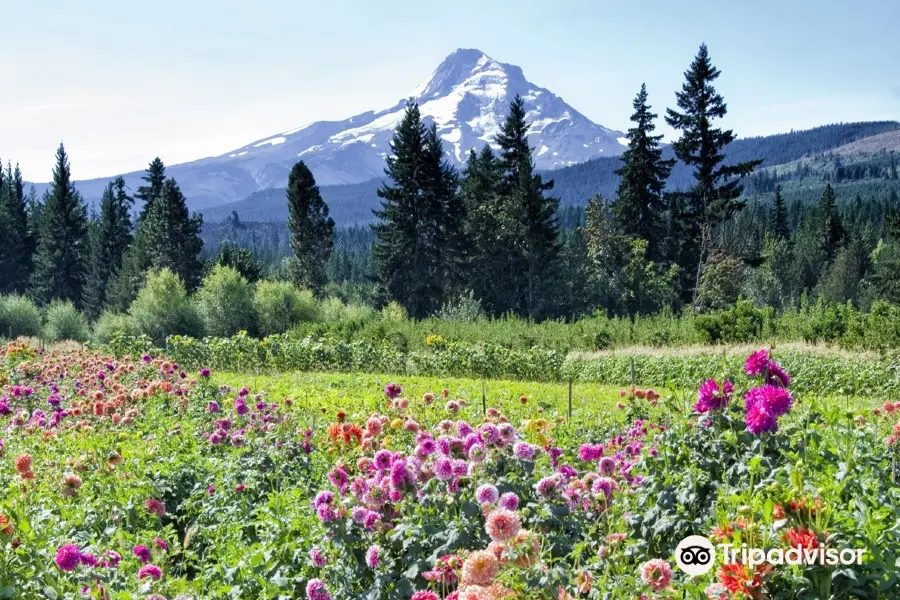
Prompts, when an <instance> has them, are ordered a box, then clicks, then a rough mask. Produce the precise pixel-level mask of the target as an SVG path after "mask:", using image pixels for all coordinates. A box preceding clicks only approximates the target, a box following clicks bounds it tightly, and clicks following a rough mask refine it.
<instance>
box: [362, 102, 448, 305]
mask: <svg viewBox="0 0 900 600" xmlns="http://www.w3.org/2000/svg"><path fill="white" fill-rule="evenodd" d="M439 145H440V141H439V140H437V136H436V134H435V133H434V131H432V132H429V131H427V130H426V129H425V125H424V124H423V123H422V118H421V114H420V113H419V107H418V105H417V104H416V103H414V102H410V103H409V104H408V105H407V108H406V114H405V115H404V117H403V119H402V121H401V122H400V124H399V125H398V126H397V130H396V131H395V132H394V138H393V140H392V141H391V156H389V157H388V159H387V168H386V169H385V174H386V175H387V176H388V177H389V178H390V180H391V183H389V184H388V183H385V184H383V185H382V186H381V188H379V190H378V196H379V198H381V209H380V210H376V211H375V215H376V216H377V217H378V219H379V222H378V223H376V224H375V225H373V226H372V228H373V230H374V232H375V235H376V241H375V246H374V249H373V256H374V259H375V264H376V272H377V277H378V281H379V285H380V287H381V293H382V294H383V295H384V296H386V298H387V299H390V300H396V301H397V302H399V303H400V304H402V305H403V306H404V307H405V308H406V310H407V311H408V313H409V315H410V316H411V317H413V318H417V319H419V318H424V317H426V316H429V315H431V314H434V313H435V312H436V311H437V310H438V309H439V308H440V307H441V305H442V304H443V302H444V300H445V299H446V298H447V297H449V295H450V294H451V293H452V291H453V289H452V288H453V282H452V281H448V280H447V270H448V265H451V267H450V268H451V269H452V268H453V267H452V265H453V264H454V263H455V262H456V260H457V259H456V257H454V256H452V254H453V253H454V252H455V251H456V247H455V245H448V243H447V242H448V240H451V239H452V238H453V236H454V235H456V234H459V233H461V232H459V231H458V228H459V227H460V226H461V225H462V220H461V218H460V215H459V210H460V206H461V205H460V204H459V201H458V199H454V198H453V197H452V196H454V195H455V194H456V174H455V172H454V171H453V169H452V168H450V167H449V166H448V165H446V164H445V161H444V159H443V151H442V150H441V151H438V150H437V148H438V147H439Z"/></svg>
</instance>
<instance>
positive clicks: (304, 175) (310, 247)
mask: <svg viewBox="0 0 900 600" xmlns="http://www.w3.org/2000/svg"><path fill="white" fill-rule="evenodd" d="M287 201H288V211H289V213H290V217H289V220H288V227H289V229H290V231H291V250H293V252H294V261H293V263H292V265H293V266H292V270H293V280H294V283H295V284H297V285H300V286H303V287H306V288H309V289H311V290H313V291H314V292H316V293H320V292H321V291H322V289H323V288H324V287H325V284H326V283H327V282H328V277H327V274H326V272H325V267H326V265H327V264H328V259H329V258H330V257H331V252H332V249H333V248H334V219H332V218H331V217H329V216H328V205H327V204H325V201H324V200H322V196H321V194H319V187H318V186H317V185H316V180H315V178H314V177H313V174H312V172H311V171H310V170H309V168H308V167H307V166H306V164H305V163H304V162H303V161H302V160H301V161H299V162H298V163H297V164H295V165H294V167H293V168H292V169H291V173H290V176H289V177H288V187H287Z"/></svg>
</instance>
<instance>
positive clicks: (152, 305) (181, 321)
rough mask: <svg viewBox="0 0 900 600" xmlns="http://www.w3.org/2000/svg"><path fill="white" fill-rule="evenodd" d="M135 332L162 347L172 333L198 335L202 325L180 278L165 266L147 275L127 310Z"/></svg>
mask: <svg viewBox="0 0 900 600" xmlns="http://www.w3.org/2000/svg"><path fill="white" fill-rule="evenodd" d="M129 314H130V315H131V317H132V319H134V324H135V327H136V328H137V330H138V332H139V333H141V334H143V335H146V336H147V337H149V338H150V339H151V340H153V343H155V344H157V345H158V346H163V345H164V344H165V341H166V337H167V336H170V335H175V334H184V335H200V334H201V332H202V324H201V322H200V319H199V318H198V316H197V312H196V311H195V310H194V307H193V306H192V305H191V302H190V300H189V299H188V297H187V292H186V291H185V289H184V283H183V282H182V281H181V278H179V277H178V275H176V274H175V273H173V272H172V271H170V270H169V269H163V270H162V271H155V272H152V273H150V274H148V275H147V282H146V283H145V284H144V287H143V288H141V291H140V292H138V296H137V298H135V300H134V302H133V303H132V305H131V308H130V309H129Z"/></svg>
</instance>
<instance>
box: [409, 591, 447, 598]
mask: <svg viewBox="0 0 900 600" xmlns="http://www.w3.org/2000/svg"><path fill="white" fill-rule="evenodd" d="M409 600H441V599H440V597H439V596H438V595H437V594H435V593H434V592H431V591H428V590H425V591H421V592H416V593H415V594H413V595H412V596H411V597H410V599H409Z"/></svg>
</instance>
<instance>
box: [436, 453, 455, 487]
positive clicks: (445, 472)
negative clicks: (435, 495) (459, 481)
mask: <svg viewBox="0 0 900 600" xmlns="http://www.w3.org/2000/svg"><path fill="white" fill-rule="evenodd" d="M434 476H435V477H437V478H438V479H440V480H441V481H446V480H448V479H450V478H451V477H453V463H452V462H451V461H450V459H449V458H445V457H443V456H442V457H441V458H439V459H437V460H436V461H434Z"/></svg>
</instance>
